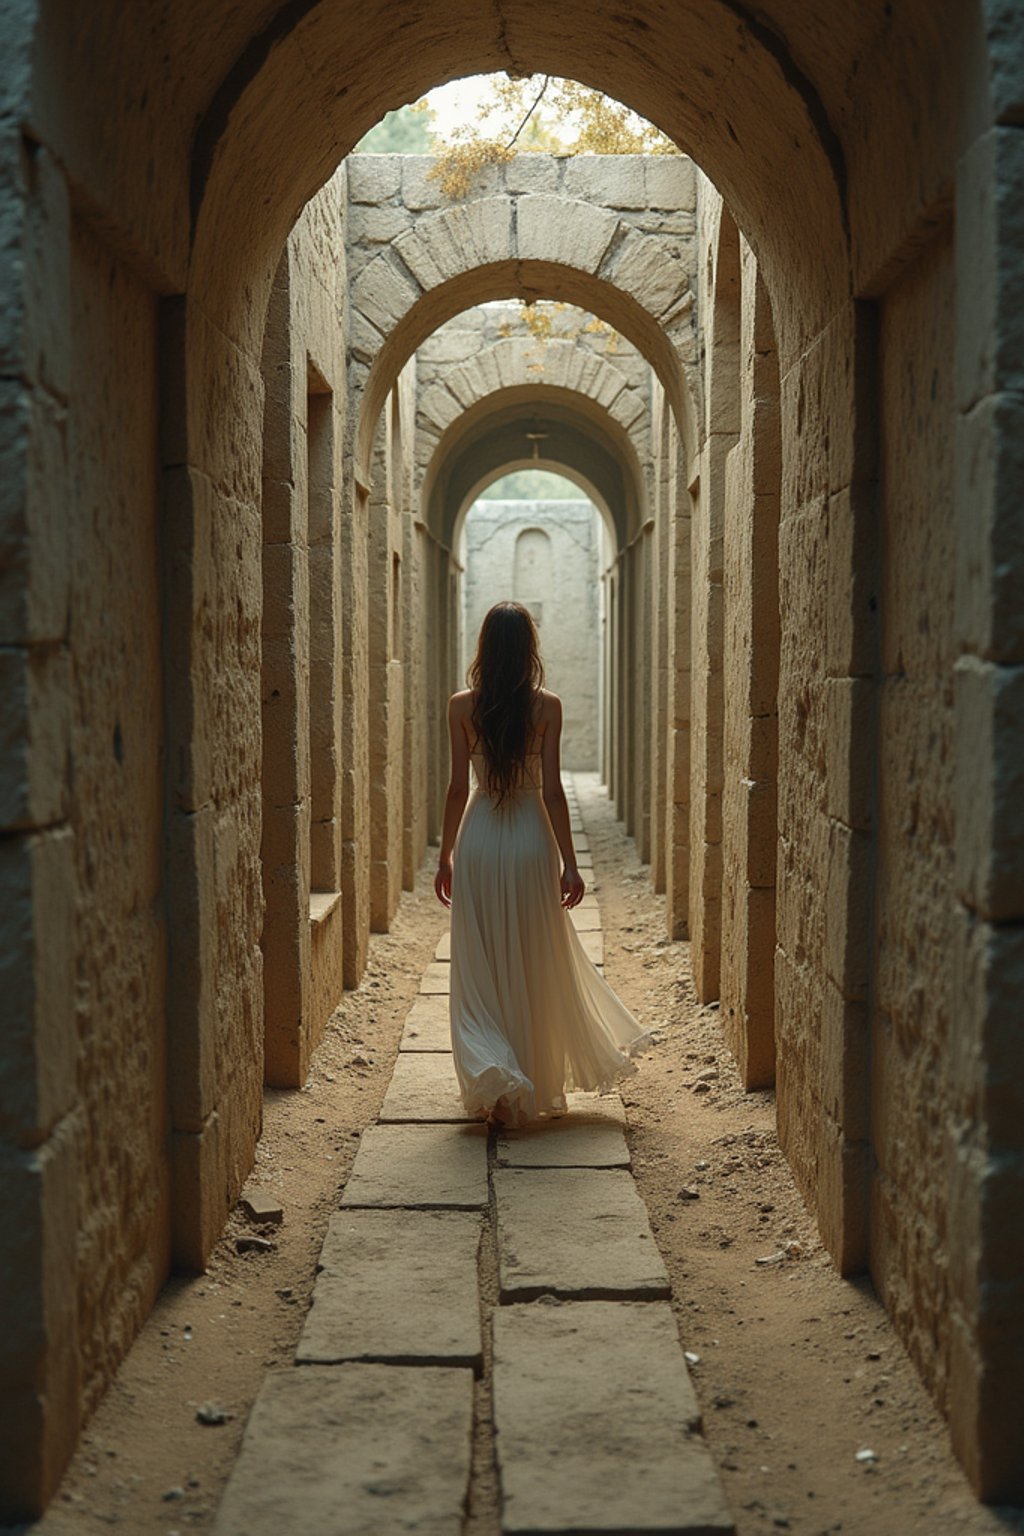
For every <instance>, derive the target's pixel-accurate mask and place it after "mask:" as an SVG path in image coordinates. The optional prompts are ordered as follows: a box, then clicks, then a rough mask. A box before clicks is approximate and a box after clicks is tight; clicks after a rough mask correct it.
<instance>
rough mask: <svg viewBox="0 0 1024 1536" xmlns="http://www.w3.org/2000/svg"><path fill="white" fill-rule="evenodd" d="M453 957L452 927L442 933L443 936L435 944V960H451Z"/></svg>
mask: <svg viewBox="0 0 1024 1536" xmlns="http://www.w3.org/2000/svg"><path fill="white" fill-rule="evenodd" d="M451 957H452V934H451V929H450V928H446V929H445V931H444V933H442V935H441V937H440V938H439V939H438V941H437V944H436V946H435V949H434V959H435V960H450V959H451Z"/></svg>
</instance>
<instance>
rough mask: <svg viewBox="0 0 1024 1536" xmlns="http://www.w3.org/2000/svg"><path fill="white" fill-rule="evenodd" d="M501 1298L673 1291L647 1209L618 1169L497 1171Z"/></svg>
mask: <svg viewBox="0 0 1024 1536" xmlns="http://www.w3.org/2000/svg"><path fill="white" fill-rule="evenodd" d="M494 1193H495V1198H496V1201H497V1211H498V1276H499V1283H500V1291H501V1300H502V1301H503V1302H504V1301H528V1300H530V1299H531V1298H532V1297H535V1296H541V1295H543V1294H544V1293H545V1292H550V1293H551V1294H552V1295H555V1296H567V1297H574V1298H576V1299H578V1300H601V1299H615V1298H623V1299H632V1298H636V1299H640V1300H648V1299H655V1298H657V1297H661V1296H668V1295H669V1281H668V1274H667V1273H666V1270H665V1265H664V1263H663V1262H662V1258H661V1254H660V1253H659V1252H658V1249H657V1245H656V1244H655V1241H654V1237H653V1234H652V1232H651V1227H650V1223H649V1221H648V1219H647V1211H646V1209H645V1208H644V1204H643V1201H642V1200H641V1199H640V1196H639V1195H638V1194H637V1191H636V1186H635V1184H634V1183H633V1179H632V1177H631V1175H630V1174H629V1173H627V1172H626V1171H625V1170H624V1169H618V1168H536V1169H535V1168H498V1169H497V1170H496V1171H495V1173H494Z"/></svg>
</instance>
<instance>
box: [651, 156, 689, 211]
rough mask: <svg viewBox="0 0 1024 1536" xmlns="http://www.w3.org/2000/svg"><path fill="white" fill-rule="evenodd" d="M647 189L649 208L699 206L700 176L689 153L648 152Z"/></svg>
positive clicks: (687, 207) (687, 208)
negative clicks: (663, 153)
mask: <svg viewBox="0 0 1024 1536" xmlns="http://www.w3.org/2000/svg"><path fill="white" fill-rule="evenodd" d="M643 158H644V190H645V192H646V194H647V207H648V208H671V209H686V210H687V211H688V212H690V213H692V212H694V211H695V209H696V206H697V178H696V176H695V174H694V166H693V161H692V160H691V159H690V157H689V156H688V155H645V156H644V157H643Z"/></svg>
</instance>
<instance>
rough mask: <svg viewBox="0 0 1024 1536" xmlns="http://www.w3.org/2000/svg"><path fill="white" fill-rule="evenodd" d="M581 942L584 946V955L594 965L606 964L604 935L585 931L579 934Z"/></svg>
mask: <svg viewBox="0 0 1024 1536" xmlns="http://www.w3.org/2000/svg"><path fill="white" fill-rule="evenodd" d="M579 941H580V943H581V944H582V946H583V953H584V954H585V955H586V957H587V959H588V960H589V961H590V962H591V964H592V965H603V964H604V935H603V934H602V933H601V932H600V931H598V932H596V933H594V932H589V933H588V932H587V931H586V930H584V931H583V932H582V933H580V934H579Z"/></svg>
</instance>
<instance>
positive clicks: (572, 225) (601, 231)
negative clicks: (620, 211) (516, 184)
mask: <svg viewBox="0 0 1024 1536" xmlns="http://www.w3.org/2000/svg"><path fill="white" fill-rule="evenodd" d="M573 215H574V217H573V218H571V219H569V218H567V217H566V208H565V203H564V201H563V200H562V199H561V198H559V197H521V198H520V199H519V209H518V230H519V255H520V258H521V259H522V260H524V261H525V260H527V259H533V260H542V261H553V262H557V263H559V264H561V265H563V266H567V267H574V268H576V269H577V270H579V271H583V272H596V271H597V269H598V267H599V266H600V265H601V261H602V259H603V257H604V255H605V252H606V251H607V250H608V247H609V246H610V245H611V242H612V238H613V236H614V234H615V231H616V230H617V229H618V227H619V221H618V219H617V217H616V216H615V214H614V213H609V212H607V210H606V209H604V208H595V207H593V206H592V205H591V204H587V203H583V202H580V203H577V204H575V205H574V207H573Z"/></svg>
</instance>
